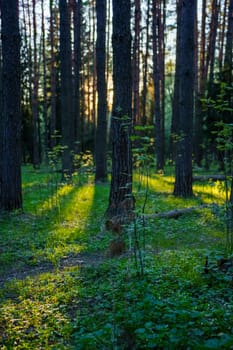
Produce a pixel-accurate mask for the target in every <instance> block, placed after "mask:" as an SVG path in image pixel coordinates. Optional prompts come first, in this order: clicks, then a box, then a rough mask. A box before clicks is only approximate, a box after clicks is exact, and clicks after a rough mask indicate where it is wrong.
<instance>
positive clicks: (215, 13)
mask: <svg viewBox="0 0 233 350" xmlns="http://www.w3.org/2000/svg"><path fill="white" fill-rule="evenodd" d="M218 18H219V2H218V0H212V14H211V23H210V34H209V43H208V48H207V57H206V68H207V70H208V72H209V74H208V91H209V94H210V95H211V91H212V88H213V81H214V62H215V56H216V41H217V28H218Z"/></svg>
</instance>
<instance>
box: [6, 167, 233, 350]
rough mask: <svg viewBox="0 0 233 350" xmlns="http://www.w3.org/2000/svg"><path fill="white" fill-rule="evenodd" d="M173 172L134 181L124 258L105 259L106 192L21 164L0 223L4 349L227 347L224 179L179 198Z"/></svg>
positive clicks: (231, 278)
mask: <svg viewBox="0 0 233 350" xmlns="http://www.w3.org/2000/svg"><path fill="white" fill-rule="evenodd" d="M171 174H172V171H171V169H167V171H166V172H165V175H161V174H160V175H159V174H155V173H153V170H151V173H150V175H149V178H147V177H146V176H143V175H142V174H135V176H134V193H135V196H136V219H135V220H134V222H133V223H132V224H131V225H128V226H126V227H124V230H123V236H124V239H125V241H126V244H127V250H126V252H125V253H124V254H122V255H121V256H118V257H114V258H109V257H108V255H107V252H108V247H109V244H110V242H111V241H112V239H113V238H114V237H113V234H112V233H111V232H109V231H107V230H106V229H105V219H104V213H105V210H106V208H107V203H108V193H109V184H104V185H95V184H94V183H93V181H92V174H91V173H89V172H82V174H77V175H76V176H75V177H74V182H73V183H72V184H62V183H60V179H59V177H60V174H59V173H56V172H55V173H54V172H49V171H46V170H44V169H42V170H37V171H35V170H33V169H32V168H31V167H29V166H26V167H24V169H23V197H24V210H23V212H15V213H12V214H7V213H5V214H4V213H2V214H1V215H0V349H4V350H5V349H16V350H17V349H32V350H34V349H51V350H52V349H71V350H73V349H74V350H75V349H80V350H81V349H84V350H85V349H87V350H95V349H96V350H97V349H101V350H109V349H113V350H124V349H132V350H133V349H135V350H137V349H138V350H139V349H171V350H172V349H232V348H233V327H232V324H233V293H232V292H233V290H232V289H233V271H232V266H229V268H227V269H225V270H224V271H223V270H219V268H218V265H217V262H218V261H219V259H221V258H227V259H229V262H230V263H231V262H232V260H231V253H230V250H231V249H230V245H231V240H232V237H231V236H229V235H228V236H227V234H226V215H225V214H226V211H225V187H224V182H223V181H211V180H208V179H206V180H205V179H204V181H203V180H202V181H199V182H195V184H194V196H193V197H192V198H188V199H183V198H176V197H174V196H173V195H172V190H173V184H174V178H173V176H172V175H171ZM197 175H202V173H200V172H198V173H197ZM144 207H145V210H143V208H144ZM189 208H192V209H191V210H189ZM186 209H188V210H186ZM180 210H181V212H180ZM174 212H175V213H177V212H179V215H175V216H173V217H169V216H166V215H167V214H166V215H163V214H162V215H161V213H174ZM180 213H181V214H182V215H180ZM143 215H144V219H143ZM169 215H170V214H169ZM229 265H231V264H229Z"/></svg>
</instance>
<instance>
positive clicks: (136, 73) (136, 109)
mask: <svg viewBox="0 0 233 350" xmlns="http://www.w3.org/2000/svg"><path fill="white" fill-rule="evenodd" d="M140 22H141V2H140V0H135V13H134V42H133V125H136V124H138V122H139V114H140V99H139V81H140V70H139V69H140Z"/></svg>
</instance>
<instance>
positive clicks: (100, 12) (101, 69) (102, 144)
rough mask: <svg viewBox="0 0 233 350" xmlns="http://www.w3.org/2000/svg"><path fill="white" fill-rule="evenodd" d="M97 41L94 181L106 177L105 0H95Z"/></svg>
mask: <svg viewBox="0 0 233 350" xmlns="http://www.w3.org/2000/svg"><path fill="white" fill-rule="evenodd" d="M96 14H97V41H96V67H97V92H98V113H97V116H98V118H97V129H96V139H95V141H96V142H95V162H96V172H95V181H96V182H99V181H105V180H106V179H107V164H106V163H107V160H106V141H107V84H106V76H105V73H106V0H96Z"/></svg>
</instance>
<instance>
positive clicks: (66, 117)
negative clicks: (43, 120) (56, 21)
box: [59, 0, 74, 180]
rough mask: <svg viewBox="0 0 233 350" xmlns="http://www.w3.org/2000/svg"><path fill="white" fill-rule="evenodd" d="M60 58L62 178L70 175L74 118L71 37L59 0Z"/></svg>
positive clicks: (63, 3)
mask: <svg viewBox="0 0 233 350" xmlns="http://www.w3.org/2000/svg"><path fill="white" fill-rule="evenodd" d="M59 12H60V60H61V120H62V146H63V152H62V178H63V180H66V179H68V180H69V178H70V177H71V176H72V167H73V164H72V151H73V146H74V144H73V143H74V120H73V114H72V111H73V108H72V86H73V85H72V73H71V69H72V66H71V39H70V23H69V14H68V6H67V2H66V0H59Z"/></svg>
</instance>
